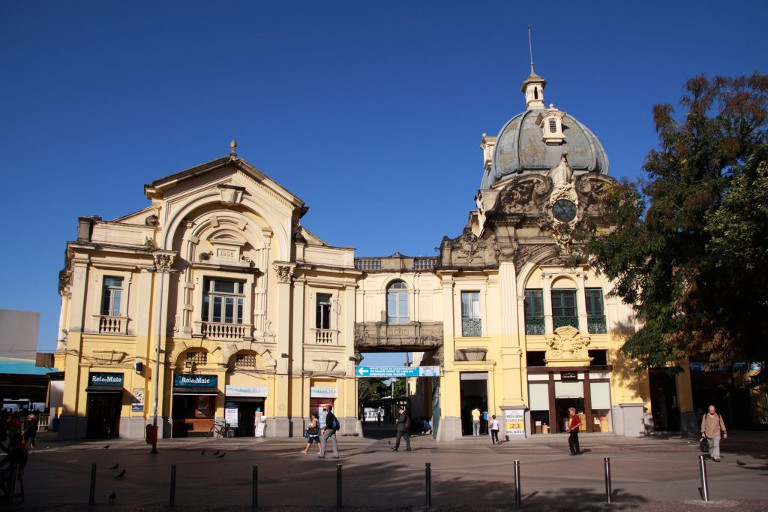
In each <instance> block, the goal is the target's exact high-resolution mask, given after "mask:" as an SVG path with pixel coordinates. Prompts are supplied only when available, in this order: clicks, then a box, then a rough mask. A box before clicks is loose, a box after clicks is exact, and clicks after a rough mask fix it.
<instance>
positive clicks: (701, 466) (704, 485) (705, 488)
mask: <svg viewBox="0 0 768 512" xmlns="http://www.w3.org/2000/svg"><path fill="white" fill-rule="evenodd" d="M699 469H700V470H701V497H702V499H703V500H704V501H709V486H708V485H707V463H706V462H705V461H704V456H703V455H699Z"/></svg>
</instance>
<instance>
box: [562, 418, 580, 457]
mask: <svg viewBox="0 0 768 512" xmlns="http://www.w3.org/2000/svg"><path fill="white" fill-rule="evenodd" d="M568 415H569V416H570V417H571V421H570V423H569V424H568V428H567V429H566V432H570V434H571V435H570V436H568V448H570V449H571V455H579V454H580V453H581V449H580V448H579V427H581V418H580V417H579V415H578V414H576V409H574V408H573V407H569V408H568Z"/></svg>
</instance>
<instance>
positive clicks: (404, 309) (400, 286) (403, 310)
mask: <svg viewBox="0 0 768 512" xmlns="http://www.w3.org/2000/svg"><path fill="white" fill-rule="evenodd" d="M387 323H388V324H407V323H408V286H407V285H406V284H405V283H404V282H402V281H395V282H394V283H392V284H390V285H389V287H387Z"/></svg>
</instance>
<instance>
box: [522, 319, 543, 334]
mask: <svg viewBox="0 0 768 512" xmlns="http://www.w3.org/2000/svg"><path fill="white" fill-rule="evenodd" d="M525 334H544V317H543V316H527V317H525Z"/></svg>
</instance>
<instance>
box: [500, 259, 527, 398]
mask: <svg viewBox="0 0 768 512" xmlns="http://www.w3.org/2000/svg"><path fill="white" fill-rule="evenodd" d="M499 295H500V297H499V302H500V304H501V357H502V361H503V364H502V365H501V366H502V378H503V389H504V395H503V397H502V400H501V405H503V406H505V407H511V406H515V407H520V406H522V405H523V381H522V374H521V371H522V364H521V363H522V356H523V351H522V349H521V347H520V319H519V317H518V315H517V273H516V271H515V265H514V263H512V262H503V263H501V264H500V265H499Z"/></svg>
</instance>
